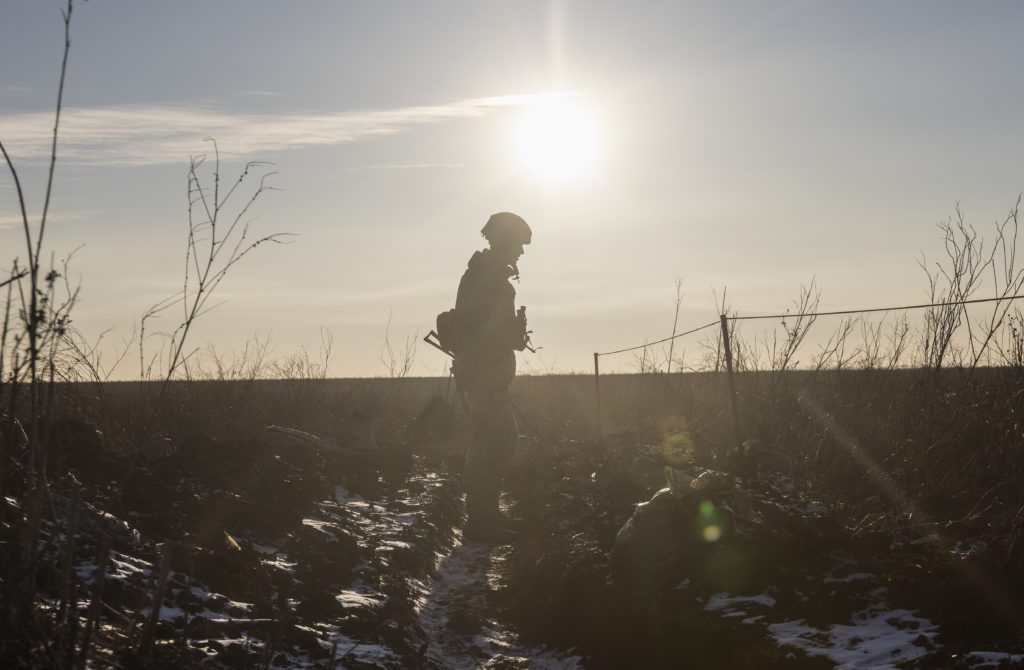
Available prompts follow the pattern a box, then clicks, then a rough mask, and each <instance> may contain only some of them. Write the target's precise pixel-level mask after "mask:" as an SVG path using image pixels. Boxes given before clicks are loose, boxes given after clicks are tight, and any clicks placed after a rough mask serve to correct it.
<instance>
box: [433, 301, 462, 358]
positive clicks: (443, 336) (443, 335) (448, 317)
mask: <svg viewBox="0 0 1024 670" xmlns="http://www.w3.org/2000/svg"><path fill="white" fill-rule="evenodd" d="M436 332H437V341H438V343H439V344H440V345H441V348H442V349H444V350H445V351H447V352H449V353H451V354H454V353H456V352H458V350H459V345H460V344H461V339H462V338H461V337H460V334H459V319H458V316H457V315H456V313H455V308H454V307H453V308H452V309H450V310H448V311H447V312H441V313H440V314H438V315H437V331H436Z"/></svg>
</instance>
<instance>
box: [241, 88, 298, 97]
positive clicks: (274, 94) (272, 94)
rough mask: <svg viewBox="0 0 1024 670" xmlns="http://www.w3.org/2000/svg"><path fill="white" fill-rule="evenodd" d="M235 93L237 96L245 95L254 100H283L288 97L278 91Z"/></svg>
mask: <svg viewBox="0 0 1024 670" xmlns="http://www.w3.org/2000/svg"><path fill="white" fill-rule="evenodd" d="M235 93H236V94H237V95H244V96H247V97H253V98H283V97H285V95H286V94H284V93H280V92H278V91H258V90H249V91H236V92H235Z"/></svg>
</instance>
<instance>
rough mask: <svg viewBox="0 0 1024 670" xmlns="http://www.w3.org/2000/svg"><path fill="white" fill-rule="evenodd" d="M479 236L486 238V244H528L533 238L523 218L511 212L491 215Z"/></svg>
mask: <svg viewBox="0 0 1024 670" xmlns="http://www.w3.org/2000/svg"><path fill="white" fill-rule="evenodd" d="M480 234H481V235H483V236H484V237H486V238H487V241H488V242H514V243H516V244H529V243H530V240H531V239H532V238H533V231H532V230H530V226H528V225H527V224H526V221H524V220H523V217H521V216H518V215H516V214H513V213H512V212H498V213H497V214H492V215H491V218H489V219H487V223H486V224H484V227H483V229H482V230H481V231H480Z"/></svg>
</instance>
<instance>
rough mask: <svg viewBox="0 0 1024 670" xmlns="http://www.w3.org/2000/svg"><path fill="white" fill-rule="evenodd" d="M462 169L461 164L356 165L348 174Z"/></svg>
mask: <svg viewBox="0 0 1024 670" xmlns="http://www.w3.org/2000/svg"><path fill="white" fill-rule="evenodd" d="M461 167H464V166H463V165H462V163H382V164H379V165H357V166H355V167H350V168H348V170H349V171H350V172H355V171H358V170H436V169H445V170H455V169H458V168H461Z"/></svg>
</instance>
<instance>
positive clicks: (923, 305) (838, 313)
mask: <svg viewBox="0 0 1024 670" xmlns="http://www.w3.org/2000/svg"><path fill="white" fill-rule="evenodd" d="M1021 298H1024V294H1020V295H1010V296H1002V297H997V298H973V299H970V300H954V301H952V302H931V303H921V304H917V305H900V306H896V307H868V308H865V309H841V310H832V311H827V312H789V313H785V314H755V315H749V316H740V315H728V314H723V315H722V317H721V318H720V319H715V320H714V321H712V322H710V323H706V324H704V325H703V326H697V327H696V328H693V329H691V330H687V331H686V332H682V333H676V334H675V335H672V336H670V337H666V338H663V339H660V340H656V341H654V342H644V343H643V344H638V345H636V346H633V347H626V348H624V349H616V350H615V351H603V352H595V353H594V356H597V357H600V356H612V355H614V354H623V353H627V352H630V351H638V350H640V349H646V348H647V347H653V346H655V345H658V344H664V343H665V342H669V341H671V340H676V339H679V338H680V337H686V336H687V335H693V334H694V333H698V332H700V331H702V330H706V329H708V328H711V327H712V326H718V325H720V323H721V319H726V320H728V321H753V320H756V319H800V318H810V317H819V316H845V315H850V314H870V313H878V312H903V311H907V310H911V309H928V308H934V307H956V306H961V305H977V304H980V303H986V302H1004V301H1011V300H1019V299H1021Z"/></svg>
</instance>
